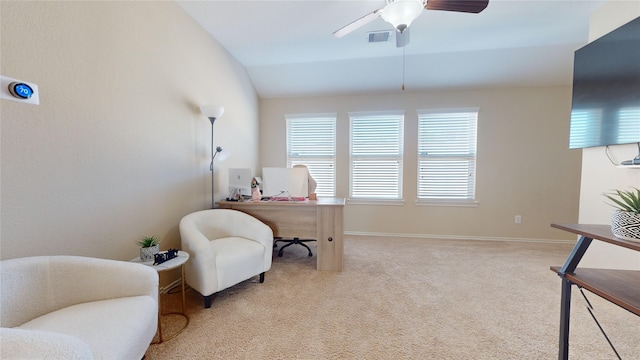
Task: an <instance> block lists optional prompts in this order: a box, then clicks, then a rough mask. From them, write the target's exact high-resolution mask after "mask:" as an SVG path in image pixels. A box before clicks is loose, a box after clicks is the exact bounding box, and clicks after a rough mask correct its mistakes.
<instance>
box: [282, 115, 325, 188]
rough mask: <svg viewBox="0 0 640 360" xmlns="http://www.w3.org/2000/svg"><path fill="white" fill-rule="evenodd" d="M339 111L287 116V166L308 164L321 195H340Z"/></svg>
mask: <svg viewBox="0 0 640 360" xmlns="http://www.w3.org/2000/svg"><path fill="white" fill-rule="evenodd" d="M336 117H337V115H336V114H310V115H286V120H287V167H292V166H294V165H306V166H307V168H308V169H309V173H310V174H311V176H312V177H313V178H314V180H316V182H317V183H318V186H317V188H316V194H317V195H318V196H328V197H332V196H335V195H336Z"/></svg>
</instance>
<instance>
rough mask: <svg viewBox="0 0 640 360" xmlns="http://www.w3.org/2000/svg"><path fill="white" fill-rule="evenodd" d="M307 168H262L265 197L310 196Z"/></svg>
mask: <svg viewBox="0 0 640 360" xmlns="http://www.w3.org/2000/svg"><path fill="white" fill-rule="evenodd" d="M308 174H309V173H308V170H307V169H305V168H279V167H264V168H262V180H263V184H262V195H263V196H290V197H308V196H309V175H308Z"/></svg>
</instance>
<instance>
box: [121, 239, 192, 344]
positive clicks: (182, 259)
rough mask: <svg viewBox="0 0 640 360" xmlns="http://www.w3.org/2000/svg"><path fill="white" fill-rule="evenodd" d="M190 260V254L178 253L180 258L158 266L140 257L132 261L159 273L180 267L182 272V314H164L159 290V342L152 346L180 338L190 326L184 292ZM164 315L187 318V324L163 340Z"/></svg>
mask: <svg viewBox="0 0 640 360" xmlns="http://www.w3.org/2000/svg"><path fill="white" fill-rule="evenodd" d="M188 260H189V253H188V252H186V251H178V257H175V258H173V259H171V260H168V261H165V262H163V263H162V264H158V265H153V260H150V261H142V260H140V257H137V258H135V259H131V262H135V263H138V264H143V265H147V266H150V267H152V268H154V269H155V270H156V271H157V272H161V271H168V270H173V269H175V268H177V267H180V268H181V269H180V272H181V276H180V283H181V286H182V312H170V313H165V314H162V301H161V299H162V297H161V296H160V289H159V288H158V341H157V342H154V343H152V344H160V343H162V342H163V341H167V340H171V339H173V338H174V337H176V336H178V334H180V333H181V332H182V331H183V330H184V329H186V328H187V326H188V325H189V317H188V316H187V314H185V291H184V285H185V284H184V283H185V281H184V264H185V263H186V262H187V261H188ZM162 315H179V316H182V317H184V318H185V320H186V322H185V324H184V326H183V327H182V328H181V329H180V330H178V331H177V332H176V333H174V334H172V335H171V336H169V337H168V338H166V339H163V338H162V322H161V317H162Z"/></svg>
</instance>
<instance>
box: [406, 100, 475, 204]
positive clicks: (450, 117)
mask: <svg viewBox="0 0 640 360" xmlns="http://www.w3.org/2000/svg"><path fill="white" fill-rule="evenodd" d="M477 121H478V109H440V110H418V201H420V200H425V201H426V202H431V201H434V202H435V201H445V202H472V201H473V200H474V199H475V178H476V132H477V130H476V129H477Z"/></svg>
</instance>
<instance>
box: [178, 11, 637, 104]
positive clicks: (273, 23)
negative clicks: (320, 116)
mask: <svg viewBox="0 0 640 360" xmlns="http://www.w3.org/2000/svg"><path fill="white" fill-rule="evenodd" d="M633 1H636V0H633ZM177 2H178V4H179V5H180V6H181V7H182V8H183V9H184V10H185V11H186V12H187V13H188V14H190V15H191V16H192V17H193V18H194V19H195V20H196V21H197V22H198V23H200V24H201V25H202V27H203V28H204V29H206V31H208V32H209V33H210V34H211V36H212V37H214V38H215V39H216V40H217V41H218V42H220V43H221V44H222V46H224V47H225V48H226V49H227V50H228V51H229V53H231V54H232V55H233V56H234V57H235V58H237V59H238V61H240V63H242V64H243V65H244V66H245V67H246V69H247V72H248V74H249V76H250V77H251V80H252V81H253V84H254V86H255V89H256V91H257V93H258V95H259V96H260V97H262V98H273V97H290V96H316V95H336V94H364V93H371V92H376V93H380V92H385V93H389V92H401V91H403V90H402V89H401V87H402V84H403V83H404V84H405V91H419V90H432V89H452V88H480V87H489V86H490V87H501V86H545V85H567V84H571V79H572V69H573V52H574V51H575V50H577V49H578V48H580V47H582V46H584V45H585V44H586V43H587V40H588V31H589V17H590V15H591V13H592V12H593V11H594V10H596V9H597V8H598V7H600V6H601V5H602V4H604V3H605V2H606V0H588V1H586V0H577V1H574V0H490V2H489V5H488V7H487V8H486V9H485V10H484V11H483V12H481V13H480V14H468V13H457V12H447V11H424V12H423V13H422V14H421V15H420V17H418V18H417V19H416V20H415V21H414V22H413V23H412V24H411V27H410V31H411V33H410V35H411V41H410V43H409V45H407V46H406V47H404V48H396V46H395V39H393V38H392V39H391V41H389V42H382V43H368V41H367V33H368V32H370V31H377V30H390V29H392V26H391V25H390V24H388V23H386V22H384V21H383V20H382V19H377V20H374V21H373V22H371V23H369V24H367V25H365V26H364V27H362V28H360V29H358V30H356V31H354V32H352V33H351V34H349V35H347V36H345V37H342V38H339V39H338V38H335V37H333V36H332V33H333V32H334V31H335V30H337V29H339V28H341V27H342V26H344V25H346V24H348V23H350V22H351V21H353V20H356V19H357V18H360V17H362V16H364V15H366V14H368V13H370V12H372V11H374V10H376V9H379V8H382V7H384V6H385V1H384V0H358V1H348V0H341V1H308V0H298V1H269V0H259V1H243V0H240V1H238V0H236V1H186V0H178V1H177Z"/></svg>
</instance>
